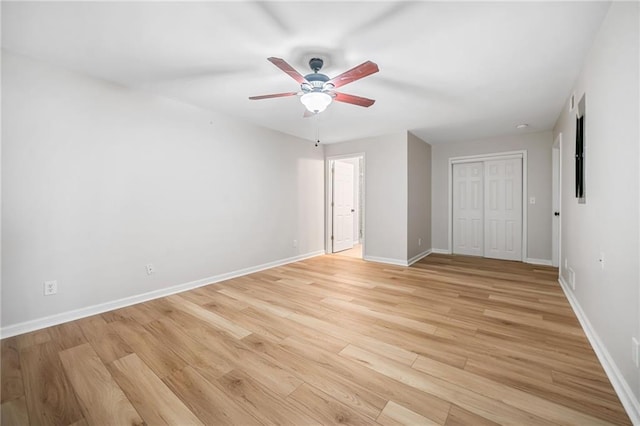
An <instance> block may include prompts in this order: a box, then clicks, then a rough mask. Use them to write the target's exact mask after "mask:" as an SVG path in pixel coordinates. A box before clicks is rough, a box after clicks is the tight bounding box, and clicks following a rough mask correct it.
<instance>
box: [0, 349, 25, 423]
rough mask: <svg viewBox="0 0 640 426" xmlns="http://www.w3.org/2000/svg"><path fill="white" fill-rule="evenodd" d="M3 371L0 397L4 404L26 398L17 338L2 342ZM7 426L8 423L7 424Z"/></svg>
mask: <svg viewBox="0 0 640 426" xmlns="http://www.w3.org/2000/svg"><path fill="white" fill-rule="evenodd" d="M1 347H2V355H1V356H2V369H0V383H2V386H1V388H0V396H1V397H2V401H1V402H2V403H4V402H7V401H11V400H13V399H18V398H21V397H23V396H24V385H23V382H22V370H21V368H20V352H19V351H18V340H17V339H16V338H15V337H11V338H8V339H4V340H2V345H1ZM5 424H6V423H5Z"/></svg>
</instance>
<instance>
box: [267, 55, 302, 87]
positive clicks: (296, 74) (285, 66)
mask: <svg viewBox="0 0 640 426" xmlns="http://www.w3.org/2000/svg"><path fill="white" fill-rule="evenodd" d="M267 59H268V60H269V62H271V63H272V64H273V65H275V66H276V67H278V68H280V69H281V70H282V71H284V72H286V73H287V74H289V75H290V76H291V78H293V79H294V80H295V81H297V82H298V83H299V84H302V83H307V84H308V83H309V82H308V81H307V80H306V79H305V78H304V77H303V76H302V74H300V73H299V72H298V71H296V70H295V69H293V67H292V66H291V65H289V64H288V63H287V62H286V61H285V60H284V59H280V58H274V57H271V58H267Z"/></svg>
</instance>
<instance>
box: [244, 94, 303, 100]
mask: <svg viewBox="0 0 640 426" xmlns="http://www.w3.org/2000/svg"><path fill="white" fill-rule="evenodd" d="M297 94H298V92H287V93H274V94H272V95H260V96H251V97H250V98H249V99H251V100H252V101H257V100H259V99H269V98H284V97H285V96H295V95H297Z"/></svg>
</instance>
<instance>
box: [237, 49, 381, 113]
mask: <svg viewBox="0 0 640 426" xmlns="http://www.w3.org/2000/svg"><path fill="white" fill-rule="evenodd" d="M267 59H268V60H269V61H270V62H271V63H272V64H274V65H275V66H277V67H278V68H280V69H281V70H282V71H284V72H286V73H287V74H289V76H291V78H293V79H294V80H295V81H297V82H298V83H299V84H300V91H299V92H286V93H275V94H272V95H262V96H252V97H250V98H249V99H251V100H258V99H268V98H282V97H285V96H300V102H302V104H303V105H304V106H305V107H306V108H307V111H305V117H308V116H310V115H312V114H318V113H321V112H322V111H324V110H325V109H327V107H328V106H329V104H331V102H332V101H334V100H335V101H337V102H344V103H348V104H353V105H359V106H362V107H370V106H371V105H373V104H374V102H375V100H373V99H367V98H362V97H360V96H354V95H348V94H346V93H341V92H336V91H335V90H334V89H337V88H338V87H341V86H344V85H345V84H349V83H352V82H354V81H356V80H359V79H361V78H363V77H366V76H368V75H371V74H374V73H376V72H378V71H379V69H378V65H376V64H375V63H373V62H371V61H367V62H364V63H362V64H360V65H358V66H357V67H355V68H352V69H350V70H349V71H345V72H343V73H342V74H340V75H338V76H336V77H333V78H329V77H328V76H326V75H325V74H321V73H319V71H320V70H321V69H322V65H324V61H323V60H322V59H320V58H312V59H311V60H310V61H309V67H311V70H312V71H313V72H312V73H311V74H307V75H305V76H304V77H303V76H302V74H300V73H299V72H298V71H296V70H295V69H293V67H292V66H291V65H289V64H288V63H287V62H286V61H285V60H284V59H280V58H274V57H271V58H267Z"/></svg>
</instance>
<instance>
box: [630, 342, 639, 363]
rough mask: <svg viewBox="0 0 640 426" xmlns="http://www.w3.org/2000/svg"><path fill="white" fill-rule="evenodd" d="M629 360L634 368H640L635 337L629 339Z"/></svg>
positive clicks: (637, 344) (637, 343)
mask: <svg viewBox="0 0 640 426" xmlns="http://www.w3.org/2000/svg"><path fill="white" fill-rule="evenodd" d="M631 359H632V360H633V363H634V364H635V366H636V368H640V342H638V339H636V338H635V337H632V338H631Z"/></svg>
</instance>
